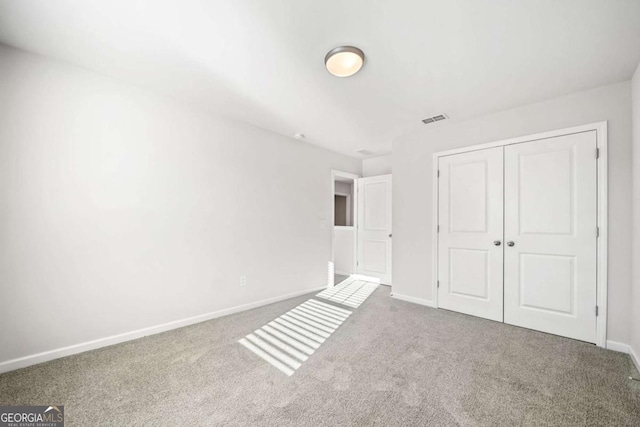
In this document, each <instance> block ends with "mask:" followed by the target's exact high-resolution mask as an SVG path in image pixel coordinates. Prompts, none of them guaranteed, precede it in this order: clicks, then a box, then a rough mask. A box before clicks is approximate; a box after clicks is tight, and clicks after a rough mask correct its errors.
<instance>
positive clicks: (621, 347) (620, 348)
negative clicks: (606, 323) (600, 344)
mask: <svg viewBox="0 0 640 427" xmlns="http://www.w3.org/2000/svg"><path fill="white" fill-rule="evenodd" d="M607 350H612V351H617V352H620V353H625V354H630V353H631V346H630V345H629V344H625V343H621V342H618V341H611V340H607Z"/></svg>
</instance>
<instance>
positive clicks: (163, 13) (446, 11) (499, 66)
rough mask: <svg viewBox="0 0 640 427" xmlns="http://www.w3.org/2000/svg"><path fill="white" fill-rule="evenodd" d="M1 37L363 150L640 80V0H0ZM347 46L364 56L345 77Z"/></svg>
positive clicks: (381, 149) (269, 125)
mask: <svg viewBox="0 0 640 427" xmlns="http://www.w3.org/2000/svg"><path fill="white" fill-rule="evenodd" d="M0 41H2V42H3V43H6V44H8V45H12V46H16V47H19V48H22V49H25V50H28V51H33V52H38V53H42V54H45V55H49V56H52V57H55V58H60V59H62V60H65V61H68V62H71V63H75V64H78V65H80V66H83V67H86V68H89V69H93V70H96V71H99V72H102V73H105V74H108V75H111V76H114V77H117V78H120V79H123V80H126V81H129V82H132V83H135V84H139V85H144V86H148V87H149V88H151V89H153V90H155V91H159V92H162V93H165V94H169V95H172V96H178V97H181V98H185V99H187V100H189V101H191V102H198V103H200V104H202V105H203V106H205V107H206V108H209V109H211V110H212V111H215V112H218V113H221V114H223V115H225V116H228V117H233V118H236V119H240V120H243V121H246V122H249V123H252V124H255V125H257V126H260V127H263V128H266V129H269V130H272V131H274V132H278V133H280V134H283V135H287V136H293V134H294V133H296V132H301V133H304V134H305V135H306V141H307V142H310V143H312V144H316V145H320V146H323V147H326V148H329V149H332V150H335V151H339V152H342V153H345V154H348V155H352V156H356V157H359V155H357V154H356V153H355V152H354V151H355V150H358V149H361V148H365V149H367V150H370V151H374V152H375V153H376V154H382V153H385V152H389V151H390V150H391V141H392V140H393V139H394V138H396V137H398V136H400V135H403V134H406V133H410V132H414V131H416V130H418V129H420V128H422V127H423V126H425V125H423V124H422V123H421V122H420V120H421V119H422V118H424V117H427V116H433V115H436V114H439V113H442V112H444V113H447V114H448V115H449V116H450V117H451V118H452V120H463V119H467V118H471V117H475V116H479V115H484V114H488V113H491V112H495V111H499V110H504V109H507V108H511V107H515V106H519V105H524V104H528V103H531V102H536V101H540V100H544V99H548V98H552V97H555V96H560V95H564V94H569V93H572V92H577V91H580V90H584V89H589V88H593V87H597V86H602V85H606V84H610V83H614V82H619V81H624V80H627V79H629V78H631V75H632V73H633V71H634V69H635V67H636V66H637V64H638V62H639V61H640V0H606V1H605V0H562V1H560V0H458V1H449V0H447V1H443V0H439V1H432V0H413V1H411V0H388V1H384V0H349V1H345V0H342V1H340V0H322V1H319V0H227V1H215V0H126V1H121V0H103V1H78V0H40V1H36V0H0ZM343 44H350V45H355V46H358V47H360V48H361V49H362V50H364V52H365V54H366V63H365V66H364V67H363V69H362V70H361V72H360V73H358V74H357V75H355V76H354V77H350V78H345V79H340V78H336V77H333V76H331V75H330V74H329V73H328V72H327V71H326V70H325V68H324V63H323V60H324V55H325V54H326V52H327V51H329V50H330V49H332V48H334V47H336V46H339V45H343ZM0 66H1V64H0ZM441 125H442V124H440V123H438V124H432V125H429V126H441Z"/></svg>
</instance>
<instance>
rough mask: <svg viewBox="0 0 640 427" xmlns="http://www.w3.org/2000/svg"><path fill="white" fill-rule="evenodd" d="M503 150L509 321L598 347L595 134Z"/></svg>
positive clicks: (507, 321) (570, 136) (549, 140)
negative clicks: (595, 344)
mask: <svg viewBox="0 0 640 427" xmlns="http://www.w3.org/2000/svg"><path fill="white" fill-rule="evenodd" d="M504 150H505V151H504V156H505V157H504V158H505V174H504V176H505V238H504V240H505V243H506V245H505V246H504V258H505V263H504V275H505V288H504V291H505V295H504V321H505V323H510V324H512V325H517V326H522V327H525V328H530V329H536V330H539V331H543V332H549V333H552V334H556V335H562V336H565V337H569V338H575V339H579V340H583V341H588V342H595V340H596V225H597V218H596V203H597V200H596V195H597V192H596V190H597V188H596V155H595V154H596V132H595V131H589V132H582V133H577V134H573V135H565V136H559V137H555V138H549V139H543V140H538V141H533V142H526V143H522V144H514V145H510V146H507V147H505V149H504Z"/></svg>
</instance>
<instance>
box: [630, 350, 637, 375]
mask: <svg viewBox="0 0 640 427" xmlns="http://www.w3.org/2000/svg"><path fill="white" fill-rule="evenodd" d="M629 356H630V357H631V361H633V364H634V365H636V369H637V370H638V372H640V357H638V353H636V352H635V351H634V350H633V347H631V346H629Z"/></svg>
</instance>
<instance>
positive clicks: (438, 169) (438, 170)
mask: <svg viewBox="0 0 640 427" xmlns="http://www.w3.org/2000/svg"><path fill="white" fill-rule="evenodd" d="M438 178H440V169H438Z"/></svg>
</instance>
